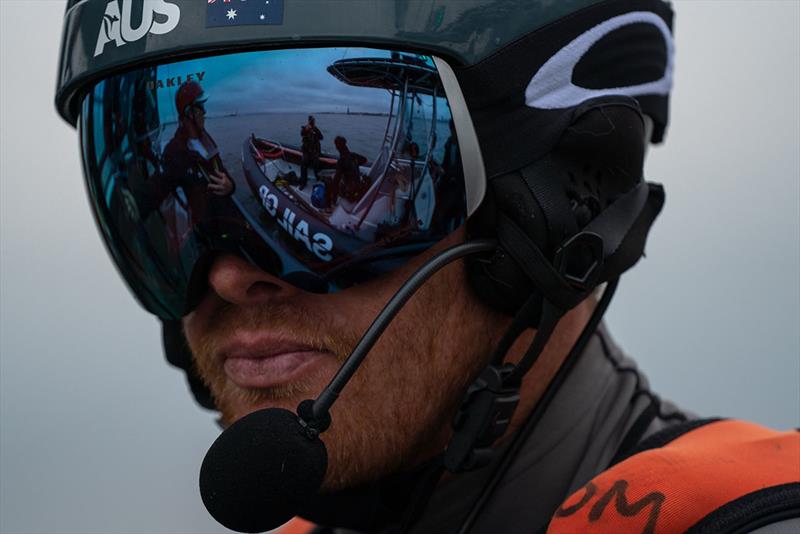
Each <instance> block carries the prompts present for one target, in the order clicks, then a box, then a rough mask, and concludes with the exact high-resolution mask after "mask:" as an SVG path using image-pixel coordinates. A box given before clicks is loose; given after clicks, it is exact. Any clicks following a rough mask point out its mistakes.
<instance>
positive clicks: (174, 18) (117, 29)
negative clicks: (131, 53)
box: [94, 0, 181, 57]
mask: <svg viewBox="0 0 800 534" xmlns="http://www.w3.org/2000/svg"><path fill="white" fill-rule="evenodd" d="M120 5H122V9H121V10H120ZM132 5H133V0H111V2H109V3H108V5H106V12H105V14H104V15H103V22H102V23H101V24H100V33H99V35H98V36H97V44H96V45H95V47H94V55H95V57H97V56H99V55H100V54H102V53H103V51H104V50H105V47H106V44H108V43H110V42H112V41H113V42H114V43H115V45H116V46H118V47H120V46H123V45H124V44H125V43H132V42H133V41H138V40H139V39H141V38H142V37H144V36H145V35H147V33H148V32H149V33H152V34H155V35H164V34H165V33H169V32H171V31H172V30H174V29H175V27H176V26H177V25H178V21H179V20H180V18H181V9H180V8H179V7H178V6H176V5H175V4H171V3H169V2H165V1H164V0H144V1H143V2H142V16H141V17H139V21H140V22H139V25H138V27H136V28H132V27H131V22H132V19H133V18H132V17H131V7H132ZM156 15H161V17H160V19H166V20H160V19H159V20H156Z"/></svg>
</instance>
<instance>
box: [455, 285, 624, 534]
mask: <svg viewBox="0 0 800 534" xmlns="http://www.w3.org/2000/svg"><path fill="white" fill-rule="evenodd" d="M618 282H619V279H618V278H617V279H614V280H612V281H610V282H608V284H607V285H606V287H605V290H604V291H603V296H602V298H601V299H600V301H599V302H598V304H597V307H596V308H595V310H594V312H593V313H592V316H591V317H590V319H589V322H587V323H586V326H585V327H584V328H583V330H582V331H581V333H580V335H579V336H578V339H577V341H576V342H575V345H573V347H572V350H570V352H569V354H568V355H567V357H566V359H565V360H564V363H563V364H562V365H561V367H560V368H559V370H558V372H557V373H556V375H555V376H554V377H553V380H551V381H550V384H548V386H547V388H546V389H545V392H544V393H543V394H542V397H541V398H540V399H539V401H538V402H537V403H536V407H535V408H534V409H533V411H532V412H531V414H530V416H529V417H528V419H527V420H526V421H525V424H524V425H523V426H522V428H520V430H519V431H518V432H517V433H516V434H515V435H514V437H513V438H512V440H511V443H510V444H509V445H508V448H507V449H506V450H505V452H504V453H503V456H502V457H501V458H500V460H499V461H498V463H497V467H496V468H495V470H494V472H493V473H492V475H491V478H490V479H489V481H488V482H487V483H486V485H485V486H484V487H483V490H482V491H481V494H480V495H479V496H478V498H477V499H476V500H475V503H474V504H473V505H472V506H471V507H470V511H469V513H468V514H467V517H466V518H465V519H464V522H463V523H462V524H461V527H460V528H459V529H458V531H457V532H458V534H466V533H468V532H469V531H470V529H472V527H473V526H474V524H475V521H476V520H477V519H478V517H480V514H481V511H482V510H483V508H484V507H485V506H486V503H487V502H488V501H489V500H490V499H491V497H492V495H493V494H494V492H495V489H496V488H497V485H498V484H499V483H500V481H501V480H502V479H503V477H504V476H505V474H506V473H507V472H508V469H509V468H510V467H511V464H512V463H513V461H514V459H515V458H516V457H517V455H518V454H519V452H520V449H521V448H522V446H523V445H524V444H525V443H526V442H527V441H528V438H529V437H530V435H531V434H532V433H533V431H534V429H535V428H536V426H537V425H538V424H539V421H540V420H541V419H542V416H543V415H544V413H545V412H546V411H547V409H548V407H549V406H550V403H551V402H552V400H553V398H554V397H555V395H556V392H558V390H559V389H560V388H561V386H562V384H563V383H564V381H565V380H566V378H567V376H569V373H570V372H571V371H572V369H573V367H574V366H575V363H576V362H577V361H578V357H579V356H580V354H582V353H583V350H584V349H585V348H586V344H587V343H588V342H589V340H590V339H591V337H592V334H594V332H595V330H596V329H597V327H598V325H599V324H600V321H601V320H602V318H603V315H604V314H605V312H606V310H607V309H608V305H609V304H610V303H611V299H612V297H613V296H614V292H615V291H616V289H617V284H618ZM536 337H537V338H538V337H539V334H538V333H537V334H536ZM535 342H536V340H535V339H534V343H535ZM531 348H533V344H532V345H531ZM529 352H530V349H529ZM526 356H527V354H526ZM524 359H525V357H523V360H524ZM520 363H522V362H520Z"/></svg>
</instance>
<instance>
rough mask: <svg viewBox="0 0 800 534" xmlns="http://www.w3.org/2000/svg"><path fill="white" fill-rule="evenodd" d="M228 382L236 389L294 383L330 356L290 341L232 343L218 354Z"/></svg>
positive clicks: (272, 340) (242, 340)
mask: <svg viewBox="0 0 800 534" xmlns="http://www.w3.org/2000/svg"><path fill="white" fill-rule="evenodd" d="M219 354H220V356H221V358H222V362H223V364H222V365H223V369H224V370H225V374H226V375H227V376H228V378H229V379H230V380H231V381H232V382H233V383H234V384H236V385H237V386H239V387H246V388H268V387H273V386H279V385H283V384H288V383H291V382H294V381H296V380H298V379H299V378H300V377H302V375H303V374H305V373H306V372H307V371H309V370H310V369H311V367H312V366H314V364H315V363H316V362H319V361H321V360H323V359H324V358H323V357H324V356H331V353H330V352H327V351H321V350H319V349H316V348H314V347H311V346H309V345H306V344H303V343H298V342H294V341H287V340H278V339H271V338H263V337H262V338H255V339H253V338H250V339H241V338H239V339H235V340H233V341H231V342H230V343H228V344H227V345H225V346H224V347H222V349H221V350H220V352H219Z"/></svg>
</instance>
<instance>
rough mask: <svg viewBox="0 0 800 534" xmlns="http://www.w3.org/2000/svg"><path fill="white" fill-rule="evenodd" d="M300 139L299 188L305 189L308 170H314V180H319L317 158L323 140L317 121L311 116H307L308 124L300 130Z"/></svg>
mask: <svg viewBox="0 0 800 534" xmlns="http://www.w3.org/2000/svg"><path fill="white" fill-rule="evenodd" d="M300 137H301V138H302V151H303V157H302V159H301V161H300V188H301V189H302V188H305V186H306V184H307V183H308V168H309V167H311V168H312V169H313V170H314V178H315V179H316V180H319V167H320V161H319V156H320V154H321V153H322V147H321V145H320V141H322V140H323V139H325V137H323V135H322V132H321V131H320V129H319V128H317V121H316V119H315V118H314V116H313V115H309V116H308V122H307V123H306V124H305V126H303V127H301V128H300Z"/></svg>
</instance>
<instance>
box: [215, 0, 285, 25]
mask: <svg viewBox="0 0 800 534" xmlns="http://www.w3.org/2000/svg"><path fill="white" fill-rule="evenodd" d="M207 1H208V8H207V9H208V11H207V12H206V28H219V27H222V26H253V25H260V24H283V0H207Z"/></svg>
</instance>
